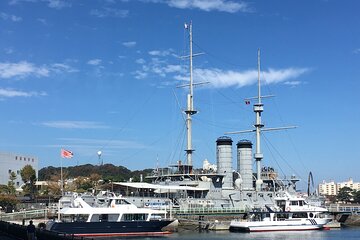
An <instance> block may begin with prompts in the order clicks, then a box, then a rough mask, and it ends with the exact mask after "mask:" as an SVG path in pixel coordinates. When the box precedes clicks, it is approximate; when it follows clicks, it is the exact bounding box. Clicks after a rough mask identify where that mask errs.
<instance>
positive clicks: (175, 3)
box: [143, 0, 250, 13]
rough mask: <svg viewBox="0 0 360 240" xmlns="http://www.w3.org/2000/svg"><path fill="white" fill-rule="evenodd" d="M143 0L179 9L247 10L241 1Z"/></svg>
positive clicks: (229, 11)
mask: <svg viewBox="0 0 360 240" xmlns="http://www.w3.org/2000/svg"><path fill="white" fill-rule="evenodd" d="M143 2H151V3H163V4H167V5H168V6H169V7H175V8H180V9H200V10H202V11H207V12H210V11H220V12H228V13H235V12H239V11H240V12H249V11H250V8H249V5H248V4H247V3H245V2H242V1H229V0H143Z"/></svg>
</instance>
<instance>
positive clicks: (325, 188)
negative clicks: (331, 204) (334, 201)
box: [319, 180, 337, 196]
mask: <svg viewBox="0 0 360 240" xmlns="http://www.w3.org/2000/svg"><path fill="white" fill-rule="evenodd" d="M319 193H320V194H321V195H327V196H335V195H337V186H336V183H335V182H334V181H333V180H331V181H330V182H325V180H324V181H323V182H322V183H320V184H319Z"/></svg>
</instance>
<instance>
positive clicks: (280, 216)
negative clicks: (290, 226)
mask: <svg viewBox="0 0 360 240" xmlns="http://www.w3.org/2000/svg"><path fill="white" fill-rule="evenodd" d="M276 218H277V219H278V220H279V221H282V220H285V219H288V218H289V214H288V213H278V214H276Z"/></svg>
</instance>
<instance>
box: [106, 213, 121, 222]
mask: <svg viewBox="0 0 360 240" xmlns="http://www.w3.org/2000/svg"><path fill="white" fill-rule="evenodd" d="M119 215H120V214H109V215H108V222H116V221H117V220H118V219H119Z"/></svg>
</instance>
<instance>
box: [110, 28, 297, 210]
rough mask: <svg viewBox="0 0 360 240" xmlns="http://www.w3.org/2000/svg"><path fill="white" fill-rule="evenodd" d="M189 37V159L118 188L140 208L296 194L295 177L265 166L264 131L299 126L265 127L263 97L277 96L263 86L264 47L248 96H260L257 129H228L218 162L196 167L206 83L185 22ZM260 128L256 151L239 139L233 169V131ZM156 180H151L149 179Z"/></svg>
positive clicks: (246, 204)
mask: <svg viewBox="0 0 360 240" xmlns="http://www.w3.org/2000/svg"><path fill="white" fill-rule="evenodd" d="M185 28H186V29H187V32H188V36H189V50H190V53H189V55H188V56H187V57H188V58H189V66H190V67H189V70H190V74H189V78H190V79H189V84H187V85H186V87H189V92H188V94H187V107H186V110H185V111H184V113H185V114H186V119H185V121H186V129H187V147H186V149H185V153H186V161H185V162H183V161H180V160H179V161H178V162H177V163H175V164H173V165H170V166H168V167H166V168H157V169H155V170H154V171H153V173H152V174H151V175H150V176H146V177H145V178H146V180H147V182H143V181H142V180H143V179H141V182H117V183H113V184H114V186H115V189H118V191H120V193H121V194H122V195H123V196H125V197H126V198H127V199H128V200H129V201H130V202H132V203H134V204H135V205H136V206H138V207H151V208H174V209H176V208H179V209H189V208H204V207H205V208H242V209H255V208H263V207H264V206H265V205H273V204H274V198H275V197H281V196H285V194H294V195H295V194H296V182H298V181H299V179H298V178H297V177H295V176H291V177H285V179H280V178H279V176H278V173H277V172H276V170H275V169H274V168H272V167H267V166H262V165H261V162H262V159H263V154H262V152H261V139H260V136H261V133H262V132H263V131H275V130H283V129H290V128H295V127H294V126H290V127H278V128H264V124H263V123H262V121H261V114H262V112H263V110H264V108H263V106H264V104H263V101H262V100H263V98H267V97H271V96H262V95H261V85H260V82H261V81H260V50H258V64H257V65H258V80H257V84H258V88H257V90H258V91H257V96H256V97H254V98H249V99H246V101H249V100H256V101H255V103H254V105H253V111H254V113H255V116H256V122H255V124H254V128H253V129H250V130H245V131H238V132H229V133H225V134H224V135H226V136H221V137H219V138H218V139H217V140H216V165H212V164H210V163H209V162H208V161H207V160H205V161H204V164H203V168H202V169H195V168H194V167H193V152H194V149H193V147H192V116H193V115H195V114H197V111H196V110H195V108H194V86H196V85H200V84H204V83H194V81H193V57H194V56H197V55H200V54H194V53H193V49H192V44H193V36H192V23H190V24H185ZM249 132H254V133H255V134H256V142H255V153H253V143H252V142H250V141H248V140H240V141H238V142H237V143H236V156H237V168H236V169H233V167H232V165H233V140H232V139H231V138H230V137H229V135H230V134H241V133H249ZM254 160H255V162H256V172H255V173H254V172H253V167H252V166H253V161H254ZM149 182H150V183H149Z"/></svg>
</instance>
